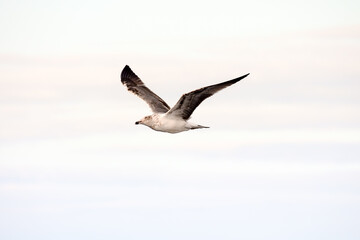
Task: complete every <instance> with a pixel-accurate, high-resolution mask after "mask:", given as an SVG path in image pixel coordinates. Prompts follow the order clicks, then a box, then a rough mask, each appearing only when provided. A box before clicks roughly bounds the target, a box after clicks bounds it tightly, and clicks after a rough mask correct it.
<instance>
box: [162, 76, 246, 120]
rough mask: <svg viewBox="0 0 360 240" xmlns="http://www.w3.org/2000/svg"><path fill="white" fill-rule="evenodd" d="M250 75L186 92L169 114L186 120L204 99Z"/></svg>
mask: <svg viewBox="0 0 360 240" xmlns="http://www.w3.org/2000/svg"><path fill="white" fill-rule="evenodd" d="M248 75H249V73H248V74H246V75H244V76H241V77H239V78H235V79H233V80H230V81H226V82H223V83H219V84H215V85H211V86H207V87H203V88H200V89H197V90H195V91H192V92H189V93H186V94H184V95H182V96H181V98H180V99H179V101H178V102H177V103H176V104H175V106H174V107H172V108H171V109H170V110H169V112H168V113H167V115H168V116H174V117H180V118H182V119H184V120H187V119H189V118H190V116H191V114H192V113H193V112H194V110H195V109H196V108H197V107H198V106H199V105H200V103H201V102H202V101H204V100H205V99H206V98H208V97H210V96H212V95H213V94H215V93H216V92H218V91H220V90H221V89H224V88H226V87H228V86H230V85H232V84H234V83H236V82H238V81H240V80H241V79H243V78H245V77H247V76H248Z"/></svg>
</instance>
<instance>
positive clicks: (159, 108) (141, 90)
mask: <svg viewBox="0 0 360 240" xmlns="http://www.w3.org/2000/svg"><path fill="white" fill-rule="evenodd" d="M121 82H122V83H123V84H124V85H125V86H126V87H127V89H128V91H130V92H132V93H134V94H135V95H137V96H138V97H140V98H141V99H143V100H144V101H145V102H146V103H147V104H148V105H149V106H150V108H151V110H152V111H153V112H154V113H166V112H167V111H169V109H170V107H169V106H168V105H167V104H166V102H165V101H164V100H162V99H161V98H160V97H159V96H158V95H156V94H155V93H153V92H152V91H151V90H150V89H149V88H147V87H146V86H145V84H144V83H143V82H142V81H141V79H140V78H139V77H138V76H136V74H135V73H134V72H133V71H132V70H131V69H130V67H129V66H128V65H126V66H125V67H124V69H123V70H122V72H121Z"/></svg>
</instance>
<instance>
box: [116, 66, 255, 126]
mask: <svg viewBox="0 0 360 240" xmlns="http://www.w3.org/2000/svg"><path fill="white" fill-rule="evenodd" d="M248 75H249V73H248V74H246V75H243V76H241V77H238V78H235V79H233V80H229V81H226V82H222V83H219V84H215V85H211V86H207V87H203V88H200V89H197V90H195V91H192V92H189V93H186V94H184V95H182V96H181V97H180V99H179V100H178V102H177V103H176V104H175V105H174V106H173V107H172V108H170V107H169V105H167V103H166V102H165V101H164V100H162V99H161V98H160V97H159V96H158V95H156V94H155V93H154V92H152V91H151V90H150V89H149V88H147V87H146V86H145V84H144V83H143V82H142V81H141V79H140V78H139V77H138V76H137V75H136V74H135V73H134V72H133V71H132V70H131V68H130V67H129V66H128V65H126V66H125V67H124V69H123V70H122V72H121V76H120V78H121V83H122V84H123V85H125V86H126V88H127V90H128V91H129V92H132V93H134V94H135V95H137V96H138V97H140V98H141V99H142V100H144V101H145V102H146V103H147V104H148V105H149V107H150V108H151V110H152V112H153V114H152V115H149V116H145V117H144V118H142V119H141V120H139V121H137V122H135V124H136V125H138V124H142V125H145V126H148V127H150V128H151V129H153V130H155V131H160V132H167V133H179V132H183V131H188V130H193V129H200V128H209V127H205V126H202V125H199V124H194V123H191V122H188V120H189V118H190V116H191V114H192V113H193V112H194V110H195V109H196V108H197V107H198V106H199V105H200V103H201V102H202V101H204V100H205V99H206V98H208V97H210V96H212V95H213V94H214V93H216V92H218V91H220V90H222V89H224V88H226V87H228V86H230V85H232V84H234V83H236V82H238V81H240V80H241V79H243V78H245V77H247V76H248Z"/></svg>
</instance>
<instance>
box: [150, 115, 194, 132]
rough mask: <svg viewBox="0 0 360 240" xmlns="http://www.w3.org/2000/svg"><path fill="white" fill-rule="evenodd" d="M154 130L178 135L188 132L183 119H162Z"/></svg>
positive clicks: (186, 124)
mask: <svg viewBox="0 0 360 240" xmlns="http://www.w3.org/2000/svg"><path fill="white" fill-rule="evenodd" d="M159 120H160V121H159V125H158V126H157V127H156V129H155V130H157V131H162V132H169V133H178V132H182V131H187V130H189V126H188V123H187V122H186V121H184V120H183V119H173V118H166V117H162V118H160V119H159Z"/></svg>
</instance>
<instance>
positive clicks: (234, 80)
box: [229, 73, 250, 84]
mask: <svg viewBox="0 0 360 240" xmlns="http://www.w3.org/2000/svg"><path fill="white" fill-rule="evenodd" d="M249 74H250V73H248V74H245V75H243V76H241V77H238V78H235V79H233V80H230V81H229V82H232V83H233V84H234V83H236V82H238V81H240V80H242V79H244V78H246V77H247V76H249Z"/></svg>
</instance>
